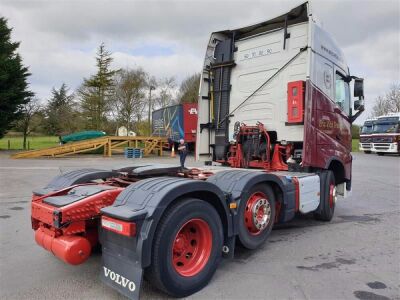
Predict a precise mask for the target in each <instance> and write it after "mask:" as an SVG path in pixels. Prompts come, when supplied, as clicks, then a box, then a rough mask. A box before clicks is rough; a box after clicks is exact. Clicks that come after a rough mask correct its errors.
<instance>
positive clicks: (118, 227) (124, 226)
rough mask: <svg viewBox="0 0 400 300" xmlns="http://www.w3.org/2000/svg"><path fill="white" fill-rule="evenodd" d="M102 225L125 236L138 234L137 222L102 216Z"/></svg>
mask: <svg viewBox="0 0 400 300" xmlns="http://www.w3.org/2000/svg"><path fill="white" fill-rule="evenodd" d="M101 227H103V228H104V229H107V230H110V231H113V232H115V233H118V234H122V235H125V236H135V235H136V223H134V222H126V221H121V220H117V219H114V218H110V217H106V216H102V217H101Z"/></svg>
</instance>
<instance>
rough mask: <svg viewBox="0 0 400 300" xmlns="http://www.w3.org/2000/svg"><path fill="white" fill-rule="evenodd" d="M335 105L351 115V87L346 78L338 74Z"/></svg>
mask: <svg viewBox="0 0 400 300" xmlns="http://www.w3.org/2000/svg"><path fill="white" fill-rule="evenodd" d="M335 103H336V104H337V105H338V106H339V107H340V108H341V109H342V110H343V111H344V112H345V113H346V114H347V115H349V114H350V87H349V83H348V82H346V81H345V77H344V76H343V75H341V74H340V73H336V77H335Z"/></svg>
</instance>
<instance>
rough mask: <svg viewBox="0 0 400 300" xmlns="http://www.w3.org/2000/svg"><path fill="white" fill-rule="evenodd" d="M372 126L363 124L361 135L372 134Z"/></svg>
mask: <svg viewBox="0 0 400 300" xmlns="http://www.w3.org/2000/svg"><path fill="white" fill-rule="evenodd" d="M372 129H373V125H372V123H371V124H364V126H363V127H362V128H361V134H369V133H372Z"/></svg>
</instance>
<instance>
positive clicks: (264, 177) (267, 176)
mask: <svg viewBox="0 0 400 300" xmlns="http://www.w3.org/2000/svg"><path fill="white" fill-rule="evenodd" d="M207 182H209V183H212V184H213V185H216V186H217V187H219V188H220V189H221V190H222V191H224V192H225V193H227V194H230V197H231V199H232V201H235V202H237V203H238V205H237V207H239V203H240V201H241V195H242V194H243V193H246V192H247V191H248V190H249V189H250V188H251V187H252V186H254V185H255V184H258V183H261V182H274V183H276V184H277V185H278V186H279V188H280V189H281V191H282V194H283V197H282V199H281V201H282V207H281V216H280V219H279V221H280V222H286V221H288V220H290V219H292V218H293V217H294V215H295V209H296V200H295V187H294V185H293V184H292V182H291V181H290V180H289V179H288V178H287V177H286V176H283V175H280V174H279V175H278V174H275V173H267V172H264V171H249V170H243V169H241V170H239V169H233V170H226V171H221V172H218V173H217V174H215V175H213V176H211V177H210V178H208V179H207ZM236 213H237V210H235V211H234V212H233V215H234V217H233V219H234V220H233V230H234V234H235V235H236V234H237V233H238V225H237V224H238V219H239V218H238V217H237V214H236Z"/></svg>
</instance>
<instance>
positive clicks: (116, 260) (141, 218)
mask: <svg viewBox="0 0 400 300" xmlns="http://www.w3.org/2000/svg"><path fill="white" fill-rule="evenodd" d="M205 193H206V195H207V196H208V197H207V199H205V198H204V195H205ZM186 195H187V196H189V197H195V198H200V199H204V200H206V201H209V202H210V203H211V204H214V205H217V206H218V207H219V208H220V209H219V214H220V215H221V214H222V215H221V219H222V221H223V224H225V227H226V230H225V231H226V233H225V234H226V235H227V236H230V235H232V219H231V216H230V212H229V209H228V204H227V202H226V199H225V194H224V193H223V192H222V191H221V190H220V189H219V188H218V187H217V186H216V185H214V184H212V183H210V182H206V181H198V180H192V179H185V178H176V177H156V178H148V179H144V180H141V181H139V182H137V183H134V184H131V185H130V186H129V187H127V188H126V189H125V190H124V191H123V192H121V194H119V196H118V197H117V198H116V200H115V202H114V204H113V205H112V206H109V207H105V208H103V209H101V212H102V214H103V215H104V216H108V217H111V218H114V219H118V220H122V221H125V222H135V223H136V235H135V236H134V237H126V236H122V235H120V234H117V233H115V232H112V231H109V230H105V229H103V228H102V229H101V230H100V242H101V244H102V247H103V270H102V273H101V278H102V281H104V282H105V283H106V284H108V285H110V286H112V287H113V288H115V289H117V290H118V291H119V292H121V293H122V294H124V295H125V296H127V297H128V298H130V299H137V298H138V297H139V291H140V285H141V281H142V274H143V269H144V268H146V267H148V266H149V265H150V263H151V251H152V243H153V237H154V233H155V231H156V227H157V224H158V222H159V221H160V219H161V217H162V215H163V213H164V211H165V209H166V208H167V207H168V205H169V204H170V203H171V202H172V201H174V200H175V199H178V198H181V197H184V196H186ZM214 201H215V202H214ZM213 202H214V203H213ZM221 210H222V211H221ZM106 273H107V274H108V276H107V275H106ZM110 274H115V275H113V278H111V277H110V276H111V275H110ZM117 275H119V277H118V278H121V280H119V281H118V282H117V281H116V277H117ZM122 277H123V279H124V283H127V282H128V283H127V284H125V286H124V284H121V283H122ZM129 282H133V284H134V285H135V289H133V290H131V289H129V286H128V285H129V284H130V283H129ZM133 284H130V285H131V287H133Z"/></svg>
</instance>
